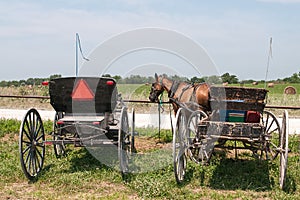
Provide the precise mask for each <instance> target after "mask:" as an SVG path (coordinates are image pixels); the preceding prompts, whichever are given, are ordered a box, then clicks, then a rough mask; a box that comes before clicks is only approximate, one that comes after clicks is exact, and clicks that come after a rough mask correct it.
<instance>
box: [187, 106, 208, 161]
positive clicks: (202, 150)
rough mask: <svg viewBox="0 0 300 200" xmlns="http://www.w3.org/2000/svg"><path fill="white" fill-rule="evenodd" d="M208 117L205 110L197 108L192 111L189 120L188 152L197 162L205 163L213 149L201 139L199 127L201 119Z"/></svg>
mask: <svg viewBox="0 0 300 200" xmlns="http://www.w3.org/2000/svg"><path fill="white" fill-rule="evenodd" d="M207 117H208V116H207V114H206V113H205V112H203V111H200V110H197V111H194V112H193V113H192V115H191V116H190V118H189V121H188V147H189V148H188V152H189V155H190V158H191V159H192V160H193V161H194V162H196V163H202V164H205V163H207V162H208V161H209V159H210V157H211V152H212V149H209V148H208V147H209V145H208V143H207V142H205V141H204V139H202V140H201V137H200V135H199V129H198V126H199V124H201V121H203V120H204V119H206V118H207ZM195 143H198V144H199V143H200V145H196V146H195V145H194V144H195Z"/></svg>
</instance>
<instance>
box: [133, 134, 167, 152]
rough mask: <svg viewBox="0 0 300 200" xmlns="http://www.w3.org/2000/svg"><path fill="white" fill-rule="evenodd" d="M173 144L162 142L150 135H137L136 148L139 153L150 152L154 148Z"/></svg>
mask: <svg viewBox="0 0 300 200" xmlns="http://www.w3.org/2000/svg"><path fill="white" fill-rule="evenodd" d="M171 146H172V144H170V143H161V142H160V141H159V140H158V139H154V138H149V137H135V148H136V150H137V151H138V153H144V152H149V151H152V150H157V149H163V148H169V147H171Z"/></svg>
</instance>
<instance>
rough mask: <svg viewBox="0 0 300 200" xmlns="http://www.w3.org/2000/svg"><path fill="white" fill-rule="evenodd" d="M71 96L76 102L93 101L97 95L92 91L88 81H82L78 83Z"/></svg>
mask: <svg viewBox="0 0 300 200" xmlns="http://www.w3.org/2000/svg"><path fill="white" fill-rule="evenodd" d="M71 96H72V99H74V100H93V99H94V97H95V94H94V93H93V91H92V90H91V89H90V87H89V86H88V84H87V83H86V81H85V80H82V79H81V80H80V81H78V82H77V84H76V86H75V88H74V90H73V92H72V95H71Z"/></svg>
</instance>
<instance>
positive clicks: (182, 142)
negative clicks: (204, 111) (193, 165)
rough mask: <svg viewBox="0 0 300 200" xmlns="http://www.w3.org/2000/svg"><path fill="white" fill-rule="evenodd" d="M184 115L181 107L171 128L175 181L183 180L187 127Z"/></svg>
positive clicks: (185, 164) (185, 162) (185, 163)
mask: <svg viewBox="0 0 300 200" xmlns="http://www.w3.org/2000/svg"><path fill="white" fill-rule="evenodd" d="M186 124H187V122H186V115H185V112H184V110H183V109H182V108H180V109H179V110H178V111H177V114H176V121H175V127H174V130H173V166H174V174H175V179H176V182H177V183H182V182H183V181H184V176H185V171H186V166H187V159H186V153H185V151H186V148H187V137H186V134H187V128H186Z"/></svg>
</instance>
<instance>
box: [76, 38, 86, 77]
mask: <svg viewBox="0 0 300 200" xmlns="http://www.w3.org/2000/svg"><path fill="white" fill-rule="evenodd" d="M78 49H79V50H80V54H81V57H82V58H83V59H84V60H86V61H89V59H88V58H86V57H85V56H84V55H83V53H82V49H81V44H80V38H79V34H78V33H76V70H75V71H76V72H75V73H76V77H77V76H78Z"/></svg>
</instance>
